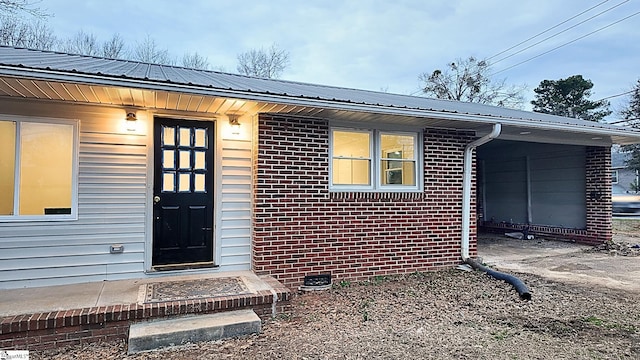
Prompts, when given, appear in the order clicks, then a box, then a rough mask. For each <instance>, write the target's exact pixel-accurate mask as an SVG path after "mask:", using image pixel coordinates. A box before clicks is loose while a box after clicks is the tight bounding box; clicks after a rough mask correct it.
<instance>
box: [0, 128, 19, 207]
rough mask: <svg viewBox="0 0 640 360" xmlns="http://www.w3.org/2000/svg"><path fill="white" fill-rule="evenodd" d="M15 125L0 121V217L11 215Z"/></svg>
mask: <svg viewBox="0 0 640 360" xmlns="http://www.w3.org/2000/svg"><path fill="white" fill-rule="evenodd" d="M15 162H16V123H15V122H14V121H0V215H12V214H13V204H14V202H13V194H14V188H15V183H14V182H15Z"/></svg>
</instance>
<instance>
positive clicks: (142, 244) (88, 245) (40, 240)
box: [0, 100, 251, 289]
mask: <svg viewBox="0 0 640 360" xmlns="http://www.w3.org/2000/svg"><path fill="white" fill-rule="evenodd" d="M0 109H2V110H0V113H2V114H4V115H11V114H13V115H22V116H38V117H50V118H66V119H78V120H80V139H79V140H80V146H79V150H80V154H79V175H78V181H79V185H78V203H79V207H78V220H77V221H59V222H4V223H2V222H0V289H2V288H17V287H33V286H46V285H56V284H66V283H79V282H88V281H102V280H115V279H124V278H139V277H145V276H147V275H146V274H145V270H148V269H146V268H145V266H146V267H148V266H149V264H145V258H148V256H145V251H151V245H150V239H151V237H150V234H147V231H150V229H151V228H150V226H149V225H148V224H149V222H150V219H149V217H150V216H151V215H150V211H151V209H150V207H149V203H150V202H149V201H148V199H147V188H148V187H149V188H150V187H151V184H152V179H150V178H149V179H148V176H149V174H151V173H152V172H151V171H149V170H150V169H149V168H148V165H147V164H148V154H149V151H148V150H149V149H148V146H149V144H151V142H150V141H149V140H150V139H149V138H148V136H147V132H149V131H150V127H149V125H150V121H151V118H150V116H149V117H148V118H147V117H146V116H145V115H146V113H145V112H144V111H139V112H138V119H139V121H138V122H139V129H140V131H139V133H138V134H137V135H132V134H130V133H127V132H126V130H124V129H123V118H124V115H125V109H117V108H102V107H97V106H81V105H66V104H45V103H36V102H32V103H28V102H25V101H8V100H0ZM218 134H221V132H220V131H218ZM216 141H217V142H218V150H219V151H220V154H219V155H218V156H217V158H218V161H219V164H218V166H217V170H218V174H217V176H216V178H217V180H216V183H217V184H218V189H219V193H218V195H217V196H216V208H217V209H218V211H217V217H216V223H217V228H218V229H219V230H218V231H217V232H216V234H217V239H218V240H216V249H217V256H216V259H217V261H218V262H219V264H220V265H221V266H220V268H219V270H217V271H225V270H240V269H243V270H244V269H250V217H251V206H250V202H251V194H250V191H251V151H250V149H251V141H250V140H249V139H245V140H242V141H240V140H235V141H231V140H221V136H220V135H218V136H217V139H216ZM111 244H123V245H124V248H125V251H124V253H122V254H110V253H109V248H110V245H111ZM202 271H216V270H202ZM173 274H175V272H173ZM162 275H163V274H162ZM167 275H168V273H167Z"/></svg>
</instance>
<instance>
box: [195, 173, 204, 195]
mask: <svg viewBox="0 0 640 360" xmlns="http://www.w3.org/2000/svg"><path fill="white" fill-rule="evenodd" d="M194 177H195V179H194V186H193V187H194V189H193V190H194V191H196V192H204V191H205V186H204V179H205V176H204V174H194Z"/></svg>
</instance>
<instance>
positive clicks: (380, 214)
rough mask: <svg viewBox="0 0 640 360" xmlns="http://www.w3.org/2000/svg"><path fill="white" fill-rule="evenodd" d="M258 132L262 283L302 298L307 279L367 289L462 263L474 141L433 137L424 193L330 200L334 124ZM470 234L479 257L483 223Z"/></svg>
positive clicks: (436, 133)
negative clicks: (469, 147)
mask: <svg viewBox="0 0 640 360" xmlns="http://www.w3.org/2000/svg"><path fill="white" fill-rule="evenodd" d="M257 131H258V134H257V135H258V140H257V144H256V149H255V155H256V156H255V158H254V160H255V164H256V166H255V167H254V182H253V184H254V191H253V194H254V202H253V206H254V209H253V210H254V211H253V212H254V216H253V240H252V241H253V243H252V246H253V251H252V256H253V258H252V265H253V269H254V271H256V272H257V273H259V274H263V273H266V274H270V275H273V276H275V277H276V278H277V279H278V280H279V281H282V282H283V283H284V284H285V285H286V286H289V287H292V288H295V287H297V286H299V285H301V284H302V281H303V278H304V276H305V275H317V274H326V273H331V274H332V277H333V281H334V282H336V281H340V280H365V279H368V278H370V277H373V276H377V275H388V274H398V273H409V272H414V271H426V270H430V269H436V268H443V267H451V266H453V265H455V264H458V263H459V261H460V234H461V220H460V218H461V203H462V171H463V170H462V169H463V166H462V164H463V151H464V147H465V145H466V144H467V143H468V142H470V141H471V140H472V138H473V134H472V133H469V132H458V131H452V130H433V129H427V130H425V133H424V159H425V161H424V164H425V169H424V172H425V174H424V175H425V176H424V182H425V184H424V192H421V193H366V192H344V193H342V192H329V190H328V186H329V168H328V167H329V126H328V122H327V120H325V119H308V118H292V117H279V116H268V115H261V116H260V117H259V119H258V128H257ZM472 193H475V191H472ZM474 206H475V202H474ZM471 233H472V239H471V253H472V255H474V254H475V253H476V241H475V223H474V224H473V226H472V229H471Z"/></svg>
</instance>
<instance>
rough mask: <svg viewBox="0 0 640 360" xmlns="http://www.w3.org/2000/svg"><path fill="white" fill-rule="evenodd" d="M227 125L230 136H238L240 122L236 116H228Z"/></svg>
mask: <svg viewBox="0 0 640 360" xmlns="http://www.w3.org/2000/svg"><path fill="white" fill-rule="evenodd" d="M229 125H230V126H231V134H233V135H236V136H238V135H240V122H239V121H238V116H237V115H229Z"/></svg>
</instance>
